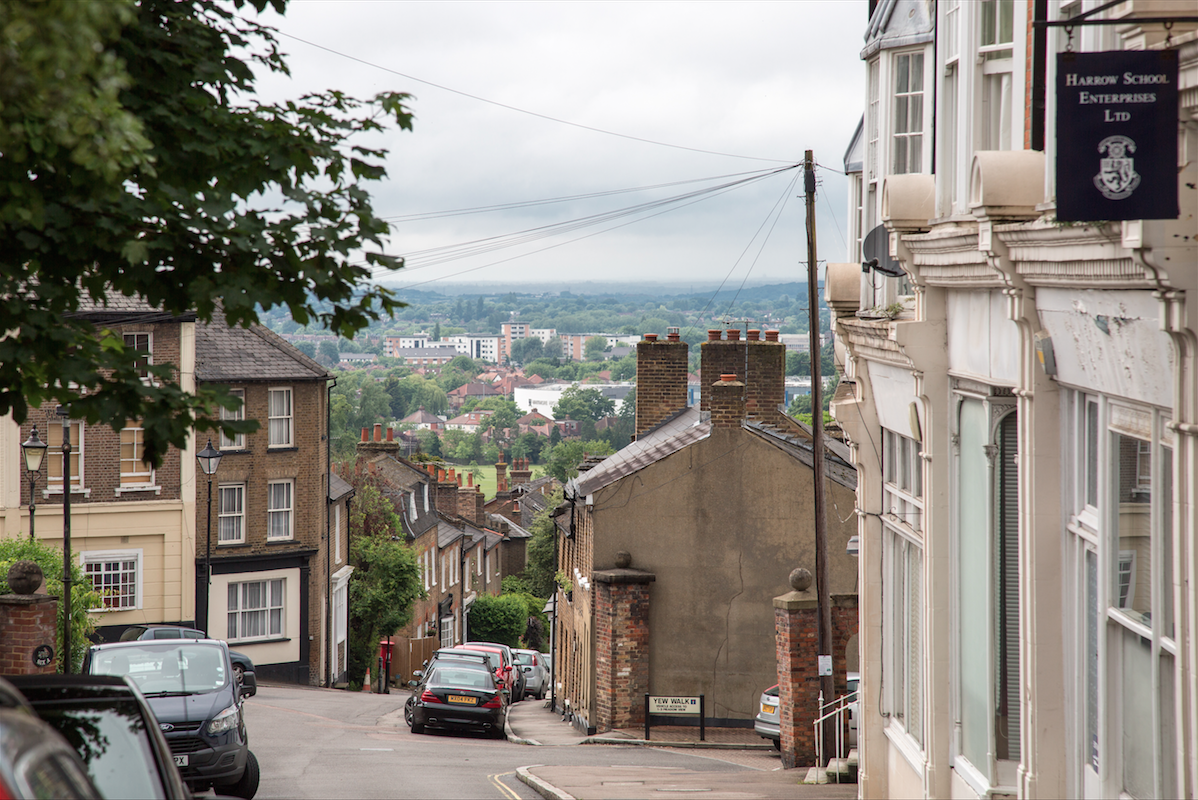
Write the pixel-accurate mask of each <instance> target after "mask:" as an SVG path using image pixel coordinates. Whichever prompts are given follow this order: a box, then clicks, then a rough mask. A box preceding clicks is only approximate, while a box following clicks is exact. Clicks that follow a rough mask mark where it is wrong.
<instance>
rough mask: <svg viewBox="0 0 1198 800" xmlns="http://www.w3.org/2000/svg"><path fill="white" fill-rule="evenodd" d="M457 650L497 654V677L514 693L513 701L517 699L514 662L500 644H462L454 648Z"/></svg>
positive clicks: (511, 693)
mask: <svg viewBox="0 0 1198 800" xmlns="http://www.w3.org/2000/svg"><path fill="white" fill-rule="evenodd" d="M454 649H455V650H474V651H476V652H479V653H489V654H491V655H494V656H496V658H495V659H494V660H496V661H498V662H499V669H497V670H495V673H496V678H498V680H499V683H500V685H501V686H502V687H503V689H504V690H506V691H507V692H508V694H509V695H512V700H513V702H514V701H515V700H516V697H515V694H514V692H513V687H514V685H515V676H514V675H513V674H512V662H511V661H509V660H508V657H507V653H505V652H504V651H503V648H501V647H499V646H491V645H486V644H460V645H458V646H457V647H455V648H454Z"/></svg>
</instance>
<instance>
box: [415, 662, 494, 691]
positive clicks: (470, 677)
mask: <svg viewBox="0 0 1198 800" xmlns="http://www.w3.org/2000/svg"><path fill="white" fill-rule="evenodd" d="M425 683H426V685H427V686H429V687H430V688H436V687H444V688H449V689H482V690H486V691H494V689H495V681H493V680H491V673H490V672H487V671H486V670H483V669H463V668H461V667H457V666H453V667H450V666H444V667H436V668H434V669H433V671H432V672H430V673H429V676H428V680H427V681H426V682H425Z"/></svg>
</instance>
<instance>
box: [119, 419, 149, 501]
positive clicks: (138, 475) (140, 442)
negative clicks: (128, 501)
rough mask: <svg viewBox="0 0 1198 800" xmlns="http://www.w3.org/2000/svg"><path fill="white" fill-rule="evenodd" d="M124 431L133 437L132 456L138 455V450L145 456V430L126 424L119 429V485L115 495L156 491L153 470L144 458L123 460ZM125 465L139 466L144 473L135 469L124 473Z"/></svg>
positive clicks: (138, 426)
mask: <svg viewBox="0 0 1198 800" xmlns="http://www.w3.org/2000/svg"><path fill="white" fill-rule="evenodd" d="M126 431H129V432H131V433H132V436H133V442H132V445H133V448H134V449H133V453H134V456H136V454H137V453H138V451H139V448H140V452H141V453H142V455H143V456H144V455H145V446H146V442H145V428H144V427H142V426H141V425H129V424H126V425H125V427H124V428H121V432H120V438H121V441H120V442H118V447H119V448H120V449H121V452H120V453H119V454H118V459H119V463H120V476H121V478H120V479H121V484H120V486H118V487H117V489H116V492H117V494H120V493H121V492H129V491H134V492H136V491H158V490H159V487H158V486H157V485H156V481H155V477H156V476H155V473H154V468H153V467H151V466H150V465H149V464H147V463H146V461H145V459H144V458H136V457H135V458H125V453H124V448H125V444H126V443H125V441H124V438H125V432H126ZM126 464H132V465H134V466H137V465H140V466H142V467H144V468H145V469H144V471H139V470H136V469H135V470H134V471H132V472H128V471H126ZM139 479H140V480H139Z"/></svg>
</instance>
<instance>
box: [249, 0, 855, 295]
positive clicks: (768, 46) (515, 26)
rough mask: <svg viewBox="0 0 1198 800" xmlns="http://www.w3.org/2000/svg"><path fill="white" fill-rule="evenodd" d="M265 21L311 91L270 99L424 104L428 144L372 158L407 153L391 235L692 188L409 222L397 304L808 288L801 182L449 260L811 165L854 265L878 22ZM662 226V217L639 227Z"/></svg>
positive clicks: (487, 7)
mask: <svg viewBox="0 0 1198 800" xmlns="http://www.w3.org/2000/svg"><path fill="white" fill-rule="evenodd" d="M263 19H264V21H266V22H268V23H269V24H271V25H272V26H274V27H276V28H277V29H278V30H279V31H280V33H281V34H283V35H281V36H280V37H279V39H280V43H281V45H282V48H283V50H284V51H285V52H286V53H287V54H288V56H289V57H288V63H289V64H290V67H291V70H292V77H291V78H290V79H285V78H278V77H264V78H263V79H261V81H260V84H259V88H260V94H261V95H262V96H263V97H264V98H266V99H271V100H278V99H282V98H286V97H298V96H300V95H301V94H303V93H305V92H310V91H318V90H324V89H338V90H342V91H345V92H347V93H349V94H352V95H355V96H359V97H367V96H371V95H373V94H374V93H376V92H380V91H404V92H409V93H411V94H412V95H413V99H412V101H411V110H412V111H413V112H414V114H415V117H416V119H415V127H414V130H413V131H412V132H410V133H402V132H398V131H393V132H391V133H389V134H388V135H387V136H386V137H385V138H384V139H383V140H382V141H381V142H378V141H376V142H371V143H372V144H381V145H382V146H384V147H386V148H387V149H388V150H390V158H389V160H388V164H387V170H388V178H387V179H386V180H385V181H383V182H381V183H377V184H374V185H373V186H372V191H373V193H374V201H375V210H376V212H377V213H379V214H380V215H381V216H384V217H396V218H399V217H402V216H406V215H415V214H422V215H430V214H435V213H436V212H444V211H451V210H457V209H468V208H477V207H485V206H495V205H501V204H512V203H527V202H530V201H538V200H548V199H553V198H561V197H569V196H576V195H588V194H595V193H599V192H609V193H610V192H613V191H617V190H625V189H633V188H639V187H651V186H657V185H660V184H676V185H673V186H669V187H662V188H657V189H653V190H651V191H638V192H628V193H617V194H608V195H607V196H604V197H600V198H594V199H578V200H572V201H569V202H558V203H551V204H544V205H534V206H526V207H523V208H514V209H512V208H509V209H504V210H497V211H490V212H487V213H477V214H466V215H457V216H432V217H428V218H425V219H420V220H400V219H397V220H396V223H395V227H394V228H393V235H392V237H391V241H390V244H389V247H388V252H391V253H394V254H397V255H405V256H406V257H408V263H409V265H410V267H409V269H406V270H403V271H401V272H400V273H397V275H396V276H395V280H394V281H392V280H387V281H386V282H387V283H392V284H393V285H396V286H401V287H402V286H416V285H419V286H420V288H424V289H437V288H440V287H442V286H444V285H445V283H446V282H452V281H471V282H477V281H487V282H502V281H506V280H512V281H519V282H529V281H544V282H545V284H546V286H547V287H555V288H557V287H563V286H565V285H568V284H569V283H570V282H573V281H585V280H588V279H637V278H644V279H652V280H655V281H660V280H663V279H664V280H669V281H673V282H676V283H677V284H678V285H679V287H680V289H683V290H685V287H686V284H687V282H691V281H711V280H717V281H718V280H723V279H724V278H725V277H728V280H729V282H730V283H731V284H733V285H737V284H739V283H740V282H741V281H742V280H744V279H745V277H746V275H748V276H749V281H750V282H751V283H760V282H766V281H771V282H772V281H786V280H804V279H805V264H806V238H805V237H806V234H805V229H804V219H805V218H804V209H803V198H802V193H803V181H802V176H801V172H802V171H801V169H799V170H789V171H786V172H782V173H780V174H776V175H772V176H770V177H767V178H764V179H761V180H758V181H756V182H753V183H751V184H748V185H744V186H740V187H737V188H735V189H732V190H730V191H726V192H725V193H723V194H719V195H718V196H713V197H710V198H708V199H704V200H702V201H700V202H693V201H694V200H697V199H698V198H697V197H696V198H692V200H691V201H686V202H692V204H691V205H688V206H686V207H676V204H674V205H663V206H660V207H656V208H654V209H652V210H649V211H646V212H642V213H640V214H636V215H632V216H622V217H614V218H611V219H608V220H607V221H605V222H603V223H601V224H599V225H597V226H588V227H580V228H578V229H577V230H573V231H570V232H566V233H561V234H559V235H554V236H550V237H539V238H535V239H533V240H531V241H526V242H524V243H523V244H520V245H518V246H508V247H503V248H501V249H493V250H491V251H490V252H485V253H478V254H474V255H471V256H469V257H465V258H453V259H452V260H446V255H448V254H446V253H445V251H444V250H438V249H439V248H448V247H451V246H454V245H460V244H463V243H468V242H475V241H477V240H482V239H487V238H488V237H501V236H506V235H508V234H516V233H520V232H524V231H530V230H532V229H538V228H542V227H543V226H548V225H557V224H561V223H565V222H568V221H570V220H576V219H579V218H582V217H588V216H591V215H595V214H603V213H607V212H613V211H618V210H621V209H626V208H629V207H632V206H636V205H640V204H644V203H652V202H657V201H662V200H666V199H668V198H671V197H674V196H677V195H681V194H684V193H690V192H695V191H696V190H702V189H710V188H713V187H715V186H717V185H719V184H724V183H727V182H729V181H733V180H739V179H740V178H743V177H749V176H748V175H739V174H740V173H751V172H757V171H763V170H774V169H778V168H783V167H786V166H788V165H790V164H795V163H798V162H801V161H802V158H803V151H804V150H806V149H811V150H813V151H814V153H815V160H816V162H817V163H818V164H820V165H824V166H826V167H827V169H819V170H818V171H817V176H818V179H819V183H820V185H819V187H818V191H817V196H818V200H817V206H816V215H817V219H818V226H817V231H818V234H817V238H818V246H819V254H818V258H819V260H820V261H843V260H844V258H845V243H844V237H845V235H846V233H847V229H846V224H845V215H846V202H847V201H846V190H847V184H846V182H845V178H844V176H843V175H841V174H840V172H839V171H840V170H842V169H843V158H844V152H845V148H846V147H847V146H848V143H849V139H850V137H851V136H852V134H853V132H854V130H855V129H856V126H857V123H858V121H859V119H860V117H861V113H862V103H863V98H864V94H865V88H864V82H863V81H864V67H863V64H862V62H861V60H860V59H859V57H858V54H859V52H860V50H861V46H862V34H863V32H864V29H865V25H866V22H867V8H866V2H865V0H790V1H789V2H783V1H782V0H775V2H764V3H753V2H730V3H724V2H683V1H681V0H680V1H679V2H644V1H643V0H638V2H613V1H612V0H605V1H604V2H596V3H588V2H507V1H497V0H490V1H489V2H400V1H398V0H375V1H374V2H356V1H355V0H332V1H329V2H326V1H324V0H292V2H291V3H290V4H289V6H288V9H287V13H286V16H284V17H280V16H278V15H276V14H274V13H273V12H272V13H269V14H265V15H263ZM291 37H295V38H291ZM300 40H303V41H300ZM321 48H327V49H321ZM330 51H335V52H330ZM355 59H360V60H355ZM363 62H366V63H363ZM397 72H398V73H403V75H405V76H408V77H403V76H401V75H397V74H395V73H397ZM417 79H419V80H417ZM431 84H437V85H436V86H434V85H431ZM450 90H454V91H450ZM455 92H460V93H464V94H468V95H474V96H475V97H477V98H483V99H484V100H488V101H493V102H491V103H488V102H485V101H484V100H480V99H474V98H471V97H467V96H464V95H463V94H459V93H455ZM497 104H502V106H510V107H511V108H505V107H502V106H501V105H497ZM513 109H519V110H513ZM523 112H533V113H531V114H530V113H523ZM535 115H542V116H535ZM545 117H551V118H554V119H552V120H551V119H546V118H545ZM555 120H560V121H555ZM566 123H574V124H573V125H571V124H566ZM579 126H587V127H589V128H597V129H601V130H602V131H608V132H611V133H615V134H621V136H615V135H611V133H602V132H597V131H594V130H587V129H585V128H583V127H579ZM625 137H635V138H625ZM635 139H642V140H652V142H656V143H649V142H646V141H636V140H635ZM657 143H660V144H657ZM667 145H668V146H667ZM686 148H690V149H686ZM696 151H710V152H696ZM733 175H737V177H722V178H721V177H719V176H733ZM796 175H797V176H798V180H797V182H796V183H794V184H793V185H792V184H791V180H792V179H793V178H795V176H796ZM680 182H685V183H680ZM788 186H789V189H788ZM780 202H784V205H783V206H779V203H780ZM666 208H674V209H675V210H672V211H668V212H667V213H664V214H663V213H660V212H661V211H663V210H665V209H666ZM779 208H780V213H779ZM648 214H658V215H657V216H653V217H652V218H644V219H642V220H641V221H639V222H635V223H634V224H627V223H629V222H630V221H631V220H633V219H638V218H642V217H646V216H647V215H648ZM615 226H623V227H618V228H616V229H614V230H610V231H608V232H601V231H605V230H606V229H608V228H613V227H615ZM583 237H585V238H583ZM763 243H764V244H763ZM547 248H548V249H547ZM536 251H542V252H536ZM438 262H440V263H438Z"/></svg>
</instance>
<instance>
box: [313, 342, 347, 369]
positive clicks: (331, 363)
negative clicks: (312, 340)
mask: <svg viewBox="0 0 1198 800" xmlns="http://www.w3.org/2000/svg"><path fill="white" fill-rule="evenodd" d="M316 360H317V361H319V362H320V363H321V364H324V365H325V366H326V367H335V366H337V362H338V361H340V360H341V351H340V349H338V347H337V342H335V341H333V340H332V339H325V340H323V341H322V342H321V343H320V347H318V348H316Z"/></svg>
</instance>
